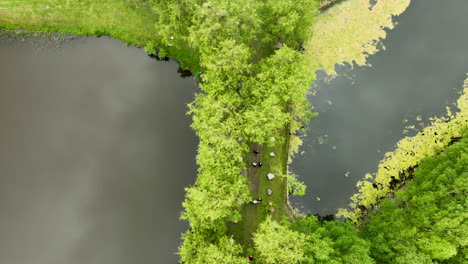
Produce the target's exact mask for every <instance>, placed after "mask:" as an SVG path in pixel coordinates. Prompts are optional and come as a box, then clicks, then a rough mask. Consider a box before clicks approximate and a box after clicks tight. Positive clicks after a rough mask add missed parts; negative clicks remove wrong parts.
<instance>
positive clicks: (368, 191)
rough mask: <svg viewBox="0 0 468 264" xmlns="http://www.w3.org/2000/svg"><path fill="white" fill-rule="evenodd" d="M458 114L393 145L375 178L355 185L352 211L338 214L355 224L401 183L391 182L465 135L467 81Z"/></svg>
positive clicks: (366, 178) (343, 211) (467, 118)
mask: <svg viewBox="0 0 468 264" xmlns="http://www.w3.org/2000/svg"><path fill="white" fill-rule="evenodd" d="M457 106H458V108H459V109H460V111H459V112H458V113H456V114H453V113H452V112H451V111H448V115H449V117H447V118H435V119H433V123H432V125H430V126H428V127H426V128H425V129H423V130H422V131H421V132H419V133H418V134H417V135H415V136H414V137H406V138H404V139H402V140H401V141H399V142H398V143H397V147H396V149H395V151H393V152H388V153H386V154H385V158H384V159H383V160H382V161H381V162H380V164H379V168H378V171H377V174H376V176H375V177H374V176H372V175H370V174H367V175H366V176H365V179H364V180H362V181H359V182H358V183H357V187H358V188H359V192H358V193H357V194H355V195H354V196H353V197H352V201H353V202H352V203H351V204H350V207H351V208H352V211H349V210H345V209H340V210H339V215H341V216H345V217H348V218H350V219H352V220H353V221H356V222H357V221H358V219H359V218H360V217H363V215H362V214H364V213H365V212H366V210H368V209H371V208H372V207H373V206H375V205H376V204H377V203H378V202H379V201H380V200H381V199H382V198H384V197H385V196H387V195H388V194H390V193H392V192H393V191H394V190H395V189H398V188H399V187H400V185H401V184H402V183H399V184H396V185H395V182H398V181H401V180H402V179H406V178H408V177H409V176H410V174H411V171H412V169H413V168H415V167H416V166H418V165H419V164H420V162H421V160H423V159H424V158H427V157H433V156H435V155H436V154H438V153H440V152H441V151H443V150H444V149H445V148H446V147H447V146H448V145H449V144H451V143H452V141H453V139H456V138H461V137H463V136H464V135H466V132H467V128H468V79H466V80H465V81H464V85H463V93H462V95H461V96H460V98H459V99H458V101H457Z"/></svg>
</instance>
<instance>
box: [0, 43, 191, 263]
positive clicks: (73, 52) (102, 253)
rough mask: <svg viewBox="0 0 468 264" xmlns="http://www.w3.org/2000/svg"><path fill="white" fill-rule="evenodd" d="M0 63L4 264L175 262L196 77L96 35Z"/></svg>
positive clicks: (21, 49) (16, 53) (5, 47)
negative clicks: (188, 106) (189, 103)
mask: <svg viewBox="0 0 468 264" xmlns="http://www.w3.org/2000/svg"><path fill="white" fill-rule="evenodd" d="M0 58H1V59H0V86H1V89H0V109H1V110H0V122H1V124H2V129H1V130H0V145H1V146H2V148H1V149H0V214H1V217H0V233H1V234H2V239H1V240H0V263H9V264H28V263H36V264H64V263H67V264H83V263H87V264H128V263H142V264H145V263H148V264H150V263H177V261H178V256H177V255H176V254H175V252H176V251H177V247H178V246H179V244H180V234H181V233H183V232H184V231H185V230H186V229H187V227H188V225H187V224H186V223H185V222H182V221H178V218H179V215H180V212H181V211H182V205H181V203H182V201H183V200H184V194H185V193H184V187H188V186H189V185H191V184H193V183H194V181H195V177H196V164H195V154H196V147H197V142H198V140H197V138H196V136H195V134H194V133H193V131H192V130H191V128H190V123H191V118H190V117H189V116H187V115H186V112H187V110H188V109H187V106H186V104H187V103H188V102H191V101H192V100H193V95H194V93H195V92H196V91H195V83H194V81H193V79H192V78H187V79H182V78H180V77H179V76H178V73H177V67H178V65H177V64H176V63H175V62H159V61H156V60H155V59H152V58H150V57H148V56H147V55H146V54H145V53H144V51H143V50H141V49H137V48H135V47H127V46H126V45H125V44H123V43H121V42H120V41H117V40H113V39H110V38H104V37H103V38H96V37H89V38H78V39H75V40H73V41H66V42H64V43H62V44H61V45H60V47H58V48H56V47H44V46H41V47H37V46H32V45H29V44H27V43H26V44H21V45H20V44H19V43H14V42H11V41H6V40H3V41H1V40H0Z"/></svg>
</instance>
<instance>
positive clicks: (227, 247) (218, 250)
mask: <svg viewBox="0 0 468 264" xmlns="http://www.w3.org/2000/svg"><path fill="white" fill-rule="evenodd" d="M182 238H183V244H182V246H181V247H180V248H179V255H180V256H181V261H182V263H187V264H219V263H225V264H242V263H248V260H247V259H246V258H245V257H244V256H242V253H243V252H242V246H240V245H239V244H237V243H236V242H235V241H234V239H232V238H228V237H226V236H224V235H223V234H221V232H218V233H217V234H215V233H213V232H212V231H211V230H206V229H205V230H204V229H200V230H198V231H196V232H193V231H187V232H186V233H185V234H183V236H182Z"/></svg>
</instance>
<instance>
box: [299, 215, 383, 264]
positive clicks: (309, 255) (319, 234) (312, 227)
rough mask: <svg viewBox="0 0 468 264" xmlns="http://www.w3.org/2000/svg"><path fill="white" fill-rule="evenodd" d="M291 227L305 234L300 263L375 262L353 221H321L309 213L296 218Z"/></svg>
mask: <svg viewBox="0 0 468 264" xmlns="http://www.w3.org/2000/svg"><path fill="white" fill-rule="evenodd" d="M291 227H292V229H293V230H296V231H298V232H300V233H302V234H305V236H306V239H305V243H304V258H303V260H302V261H301V262H300V263H301V264H313V263H320V264H341V263H360V264H361V263H362V264H370V263H374V261H373V260H372V259H371V258H370V257H369V250H370V243H369V242H367V241H365V240H364V239H361V238H359V237H358V234H357V232H356V229H355V227H354V225H353V224H352V222H350V221H347V222H339V221H330V222H324V223H319V222H318V221H317V217H315V216H309V217H307V218H305V219H304V218H299V219H297V220H296V221H295V222H294V223H291Z"/></svg>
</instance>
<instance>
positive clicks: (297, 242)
mask: <svg viewBox="0 0 468 264" xmlns="http://www.w3.org/2000/svg"><path fill="white" fill-rule="evenodd" d="M253 239H254V243H255V249H256V250H257V251H258V253H259V255H260V256H259V259H260V263H264V264H280V263H298V262H299V261H300V260H301V259H302V258H303V255H304V250H303V244H304V242H305V235H304V234H301V233H299V232H296V231H293V230H291V229H289V228H288V227H287V226H285V225H281V224H280V223H278V222H276V221H274V220H272V219H271V217H270V216H268V217H267V219H266V220H265V221H264V222H263V223H261V224H260V227H259V228H258V230H257V232H256V233H255V234H254V236H253Z"/></svg>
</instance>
